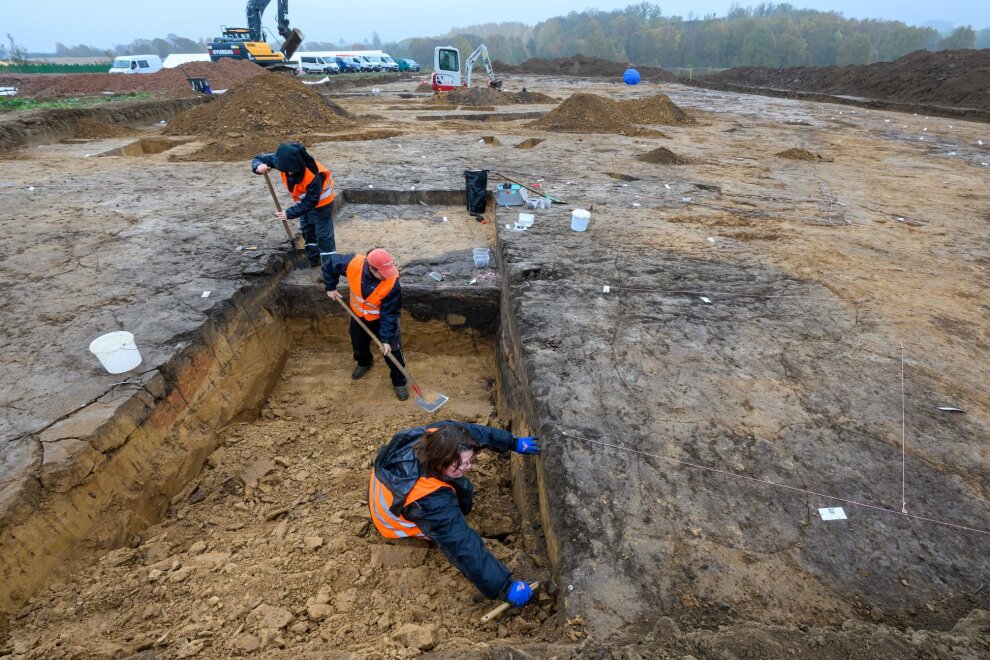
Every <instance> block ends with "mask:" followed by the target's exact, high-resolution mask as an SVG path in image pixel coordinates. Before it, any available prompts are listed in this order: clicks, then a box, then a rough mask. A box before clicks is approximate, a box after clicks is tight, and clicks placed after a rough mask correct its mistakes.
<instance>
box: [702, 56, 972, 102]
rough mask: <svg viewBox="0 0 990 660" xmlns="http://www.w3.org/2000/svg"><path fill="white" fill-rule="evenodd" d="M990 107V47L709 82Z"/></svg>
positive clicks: (737, 72)
mask: <svg viewBox="0 0 990 660" xmlns="http://www.w3.org/2000/svg"><path fill="white" fill-rule="evenodd" d="M709 81H711V82H715V83H727V84H733V85H744V86H747V87H763V88H770V89H785V90H795V91H802V92H817V93H821V94H837V95H848V96H861V97H866V98H872V99H883V100H886V101H897V102H902V103H923V104H930V105H938V106H950V107H959V108H975V109H981V110H990V94H987V88H988V87H990V49H983V50H949V51H941V52H938V53H932V52H929V51H926V50H919V51H916V52H914V53H910V54H908V55H905V56H904V57H902V58H901V59H899V60H896V61H894V62H877V63H876V64H867V65H854V66H842V67H792V68H789V69H758V68H752V67H743V68H738V69H729V70H728V71H722V72H721V73H717V74H714V75H712V76H708V77H706V78H705V79H704V82H705V83H707V82H709Z"/></svg>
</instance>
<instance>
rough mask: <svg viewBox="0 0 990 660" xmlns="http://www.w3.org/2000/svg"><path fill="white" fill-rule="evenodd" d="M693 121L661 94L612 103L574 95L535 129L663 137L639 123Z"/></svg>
mask: <svg viewBox="0 0 990 660" xmlns="http://www.w3.org/2000/svg"><path fill="white" fill-rule="evenodd" d="M691 121H692V120H691V119H690V118H689V117H688V116H687V115H686V114H685V113H684V111H683V110H681V109H680V108H679V107H677V106H676V105H674V103H673V102H672V101H671V100H670V99H669V98H668V97H667V96H666V95H664V94H658V95H657V96H654V97H651V98H647V99H635V100H631V101H613V100H612V99H607V98H604V97H602V96H597V95H595V94H587V93H583V92H582V93H578V94H574V95H573V96H571V97H570V98H568V99H567V100H566V101H564V102H563V103H561V104H560V105H559V106H557V107H556V108H554V109H553V110H551V111H550V112H549V113H548V114H547V115H546V116H545V117H543V118H541V119H538V120H536V121H535V122H533V123H532V124H531V126H532V127H534V128H542V129H544V130H547V131H558V132H561V133H616V134H619V135H638V136H644V137H649V136H653V137H666V136H665V135H664V134H663V133H661V132H660V131H656V130H652V129H647V128H643V127H642V126H639V125H638V124H669V125H677V124H686V123H690V122H691Z"/></svg>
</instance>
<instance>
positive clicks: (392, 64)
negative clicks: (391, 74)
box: [382, 55, 399, 71]
mask: <svg viewBox="0 0 990 660" xmlns="http://www.w3.org/2000/svg"><path fill="white" fill-rule="evenodd" d="M382 62H384V63H385V67H386V68H387V69H388V70H389V71H398V70H399V63H398V62H396V61H395V60H393V59H392V56H391V55H382Z"/></svg>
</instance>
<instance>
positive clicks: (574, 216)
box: [571, 209, 591, 231]
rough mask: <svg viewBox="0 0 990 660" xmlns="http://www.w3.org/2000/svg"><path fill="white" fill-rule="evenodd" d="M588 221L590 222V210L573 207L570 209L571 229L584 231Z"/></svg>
mask: <svg viewBox="0 0 990 660" xmlns="http://www.w3.org/2000/svg"><path fill="white" fill-rule="evenodd" d="M589 222H591V213H590V212H588V211H585V210H584V209H574V210H573V211H571V229H573V230H574V231H586V230H587V229H588V223H589Z"/></svg>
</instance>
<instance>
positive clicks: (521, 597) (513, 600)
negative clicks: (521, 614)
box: [505, 580, 533, 607]
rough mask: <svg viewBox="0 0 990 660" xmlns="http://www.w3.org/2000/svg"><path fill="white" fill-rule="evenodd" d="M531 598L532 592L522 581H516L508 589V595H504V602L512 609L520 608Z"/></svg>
mask: <svg viewBox="0 0 990 660" xmlns="http://www.w3.org/2000/svg"><path fill="white" fill-rule="evenodd" d="M532 597H533V590H532V588H530V586H529V585H528V584H526V583H525V582H523V581H522V580H516V581H515V582H513V583H512V585H511V586H510V587H509V593H507V594H505V600H507V601H509V605H512V606H513V607H522V606H523V605H525V604H526V603H528V602H529V599H530V598H532Z"/></svg>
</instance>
